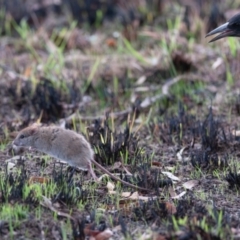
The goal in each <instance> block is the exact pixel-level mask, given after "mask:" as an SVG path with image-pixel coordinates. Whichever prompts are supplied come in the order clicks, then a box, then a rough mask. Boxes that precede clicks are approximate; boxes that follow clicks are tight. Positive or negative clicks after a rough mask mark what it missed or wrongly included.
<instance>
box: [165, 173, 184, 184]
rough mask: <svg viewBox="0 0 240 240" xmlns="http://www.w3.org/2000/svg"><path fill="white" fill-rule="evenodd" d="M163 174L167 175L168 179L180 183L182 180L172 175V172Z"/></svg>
mask: <svg viewBox="0 0 240 240" xmlns="http://www.w3.org/2000/svg"><path fill="white" fill-rule="evenodd" d="M162 174H164V175H166V176H167V177H168V178H170V179H172V180H173V181H177V182H179V181H180V178H178V177H176V176H174V175H173V174H172V173H170V172H162Z"/></svg>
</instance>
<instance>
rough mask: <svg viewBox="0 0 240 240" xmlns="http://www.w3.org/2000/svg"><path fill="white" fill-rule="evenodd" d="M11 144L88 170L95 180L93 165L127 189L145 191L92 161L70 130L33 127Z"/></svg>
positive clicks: (81, 140) (78, 136) (85, 144)
mask: <svg viewBox="0 0 240 240" xmlns="http://www.w3.org/2000/svg"><path fill="white" fill-rule="evenodd" d="M13 144H14V145H16V146H21V147H32V148H35V149H36V150H38V151H40V152H43V153H46V154H48V155H50V156H52V157H54V158H57V159H59V160H62V161H64V162H66V163H68V164H70V165H71V166H74V167H78V168H80V169H82V170H89V171H90V173H91V174H92V176H93V178H94V179H95V180H96V179H97V178H96V175H95V173H94V172H93V169H92V167H91V163H94V164H95V165H96V166H97V167H98V168H100V169H101V170H102V171H103V172H104V173H106V174H107V175H109V176H110V177H111V178H113V179H114V180H116V181H120V182H121V183H123V184H125V185H127V186H129V187H133V188H136V189H139V190H146V189H144V188H140V187H137V186H135V185H133V184H130V183H128V182H125V181H123V180H121V179H119V178H117V177H115V176H114V175H113V174H112V173H110V172H109V171H108V170H107V169H105V168H104V167H103V166H101V165H100V164H99V163H97V162H96V161H95V160H94V152H93V150H92V148H91V146H90V144H89V142H88V141H87V140H86V139H85V138H84V137H83V136H82V135H81V134H78V133H76V132H74V131H72V130H67V129H63V128H60V127H55V126H54V127H40V126H36V125H33V126H31V127H27V128H25V129H23V130H22V131H20V132H19V134H18V135H17V137H16V138H15V140H14V141H13Z"/></svg>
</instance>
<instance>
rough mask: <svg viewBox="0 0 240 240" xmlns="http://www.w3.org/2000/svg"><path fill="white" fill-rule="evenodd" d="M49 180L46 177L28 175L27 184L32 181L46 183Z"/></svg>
mask: <svg viewBox="0 0 240 240" xmlns="http://www.w3.org/2000/svg"><path fill="white" fill-rule="evenodd" d="M48 181H49V178H46V177H30V179H29V180H28V183H29V184H32V183H47V182H48Z"/></svg>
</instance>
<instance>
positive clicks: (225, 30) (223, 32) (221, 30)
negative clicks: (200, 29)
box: [206, 22, 237, 42]
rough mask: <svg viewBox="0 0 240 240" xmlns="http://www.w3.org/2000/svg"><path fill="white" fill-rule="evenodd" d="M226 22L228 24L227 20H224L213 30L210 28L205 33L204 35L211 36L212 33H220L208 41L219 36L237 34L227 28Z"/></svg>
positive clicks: (214, 39)
mask: <svg viewBox="0 0 240 240" xmlns="http://www.w3.org/2000/svg"><path fill="white" fill-rule="evenodd" d="M228 24H229V22H226V23H224V24H223V25H221V26H219V27H217V28H215V29H214V30H212V31H211V32H209V33H208V34H207V35H206V37H208V36H212V35H214V34H216V33H221V34H219V35H217V36H216V37H215V38H213V39H212V40H211V41H209V42H214V41H216V40H218V39H220V38H224V37H230V36H232V37H233V36H237V34H236V32H235V31H234V30H232V29H229V28H228Z"/></svg>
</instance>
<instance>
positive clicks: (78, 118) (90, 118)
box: [63, 75, 189, 123]
mask: <svg viewBox="0 0 240 240" xmlns="http://www.w3.org/2000/svg"><path fill="white" fill-rule="evenodd" d="M184 78H188V79H189V76H185V75H180V76H177V77H175V78H172V79H170V80H168V81H167V82H166V83H165V84H164V85H163V86H162V93H161V94H158V95H155V96H153V97H147V98H145V99H144V100H143V101H142V102H141V104H140V110H143V109H146V108H148V107H150V106H151V105H153V104H154V103H156V102H157V101H159V100H160V99H162V98H166V97H169V96H170V93H169V89H170V87H171V86H172V85H174V84H176V83H177V82H179V81H180V80H181V79H184ZM133 111H134V108H131V107H129V108H127V109H125V110H123V111H120V112H111V113H109V115H108V116H109V117H110V118H113V119H115V118H118V117H123V116H127V115H128V114H130V113H132V112H133ZM105 118H106V115H100V116H80V115H79V114H78V113H74V114H72V115H70V116H69V117H67V118H65V119H64V120H63V121H65V122H66V123H70V122H72V120H73V119H74V121H94V120H98V119H105Z"/></svg>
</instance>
